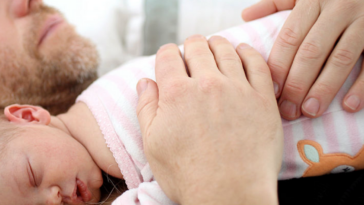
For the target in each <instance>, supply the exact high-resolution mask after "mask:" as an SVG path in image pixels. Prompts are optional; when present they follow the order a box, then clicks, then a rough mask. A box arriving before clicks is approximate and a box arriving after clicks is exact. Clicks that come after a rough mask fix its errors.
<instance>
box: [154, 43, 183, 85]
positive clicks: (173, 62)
mask: <svg viewBox="0 0 364 205" xmlns="http://www.w3.org/2000/svg"><path fill="white" fill-rule="evenodd" d="M155 73H156V79H157V83H158V84H160V83H163V82H164V81H168V80H170V79H173V78H175V77H176V76H180V77H188V74H187V71H186V66H185V64H184V62H183V59H182V56H181V52H180V50H179V49H178V47H177V45H175V44H167V45H164V46H162V47H161V48H160V49H159V50H158V52H157V56H156V68H155Z"/></svg>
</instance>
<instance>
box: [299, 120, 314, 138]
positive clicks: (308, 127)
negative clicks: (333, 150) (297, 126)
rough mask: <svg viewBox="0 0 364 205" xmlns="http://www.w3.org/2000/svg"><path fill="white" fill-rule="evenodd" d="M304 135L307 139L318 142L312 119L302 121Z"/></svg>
mask: <svg viewBox="0 0 364 205" xmlns="http://www.w3.org/2000/svg"><path fill="white" fill-rule="evenodd" d="M301 123H302V128H303V133H304V134H305V139H307V140H312V141H316V135H315V131H314V129H313V122H312V120H310V119H304V120H302V121H301Z"/></svg>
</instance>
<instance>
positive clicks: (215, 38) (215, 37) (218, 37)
mask: <svg viewBox="0 0 364 205" xmlns="http://www.w3.org/2000/svg"><path fill="white" fill-rule="evenodd" d="M220 39H222V37H221V36H212V37H211V38H210V39H209V41H210V42H214V41H216V40H220Z"/></svg>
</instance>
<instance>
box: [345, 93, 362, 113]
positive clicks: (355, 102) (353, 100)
mask: <svg viewBox="0 0 364 205" xmlns="http://www.w3.org/2000/svg"><path fill="white" fill-rule="evenodd" d="M345 104H346V106H348V107H349V108H350V109H352V110H353V111H354V110H357V109H358V107H359V105H360V98H359V97H358V96H356V95H352V96H350V97H349V98H348V99H347V100H346V101H345Z"/></svg>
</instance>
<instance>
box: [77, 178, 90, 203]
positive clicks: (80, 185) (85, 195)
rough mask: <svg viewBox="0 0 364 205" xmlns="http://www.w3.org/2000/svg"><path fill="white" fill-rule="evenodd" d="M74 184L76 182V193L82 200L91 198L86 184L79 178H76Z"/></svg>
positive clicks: (85, 200) (86, 200) (87, 200)
mask: <svg viewBox="0 0 364 205" xmlns="http://www.w3.org/2000/svg"><path fill="white" fill-rule="evenodd" d="M76 184H77V190H78V193H79V194H80V195H81V197H82V201H83V202H89V201H90V200H91V198H92V196H91V193H90V191H89V190H88V188H87V185H86V184H85V183H84V182H83V181H81V180H79V179H76Z"/></svg>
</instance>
